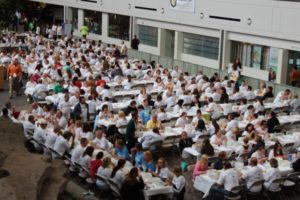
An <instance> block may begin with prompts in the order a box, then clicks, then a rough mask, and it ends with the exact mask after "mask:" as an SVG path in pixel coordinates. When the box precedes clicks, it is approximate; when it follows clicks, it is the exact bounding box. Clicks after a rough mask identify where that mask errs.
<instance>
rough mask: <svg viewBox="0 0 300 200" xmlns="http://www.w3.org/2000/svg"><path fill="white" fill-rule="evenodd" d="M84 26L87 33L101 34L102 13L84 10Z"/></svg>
mask: <svg viewBox="0 0 300 200" xmlns="http://www.w3.org/2000/svg"><path fill="white" fill-rule="evenodd" d="M84 24H85V25H87V26H88V28H89V33H94V34H98V35H101V34H102V13H101V12H97V11H92V10H84Z"/></svg>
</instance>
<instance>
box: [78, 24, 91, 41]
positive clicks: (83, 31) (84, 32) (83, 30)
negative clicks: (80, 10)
mask: <svg viewBox="0 0 300 200" xmlns="http://www.w3.org/2000/svg"><path fill="white" fill-rule="evenodd" d="M80 33H81V35H82V37H83V38H84V39H86V36H87V35H88V33H89V27H87V25H83V26H81V28H80Z"/></svg>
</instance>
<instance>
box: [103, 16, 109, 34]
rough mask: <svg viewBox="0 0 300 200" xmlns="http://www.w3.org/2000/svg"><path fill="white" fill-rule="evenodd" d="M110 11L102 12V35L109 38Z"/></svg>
mask: <svg viewBox="0 0 300 200" xmlns="http://www.w3.org/2000/svg"><path fill="white" fill-rule="evenodd" d="M108 18H109V16H108V13H102V37H103V38H107V37H108V28H109V24H108V23H109V22H108Z"/></svg>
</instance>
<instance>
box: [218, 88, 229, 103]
mask: <svg viewBox="0 0 300 200" xmlns="http://www.w3.org/2000/svg"><path fill="white" fill-rule="evenodd" d="M228 101H229V96H228V94H227V92H226V88H225V87H221V98H220V102H221V103H228Z"/></svg>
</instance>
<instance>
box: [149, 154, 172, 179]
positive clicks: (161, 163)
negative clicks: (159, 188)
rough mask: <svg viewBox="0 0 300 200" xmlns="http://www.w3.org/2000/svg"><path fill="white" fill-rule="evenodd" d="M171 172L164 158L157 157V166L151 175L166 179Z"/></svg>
mask: <svg viewBox="0 0 300 200" xmlns="http://www.w3.org/2000/svg"><path fill="white" fill-rule="evenodd" d="M170 174H171V172H170V170H169V168H168V167H167V166H166V160H165V159H164V158H159V159H158V161H157V167H156V171H155V173H152V175H153V176H157V177H159V178H160V179H162V180H167V179H168V178H169V176H170Z"/></svg>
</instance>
